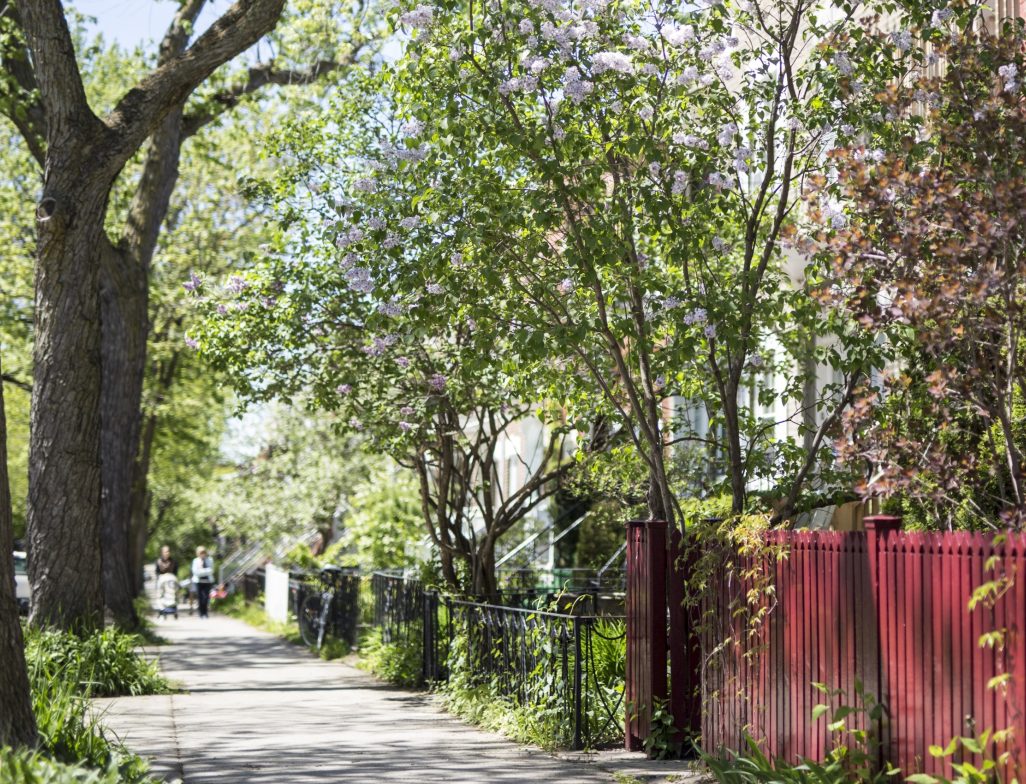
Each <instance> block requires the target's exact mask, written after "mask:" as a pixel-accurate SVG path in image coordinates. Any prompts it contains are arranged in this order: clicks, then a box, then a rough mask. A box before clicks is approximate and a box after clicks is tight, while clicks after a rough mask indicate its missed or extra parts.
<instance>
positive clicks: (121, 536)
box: [100, 246, 149, 629]
mask: <svg viewBox="0 0 1026 784" xmlns="http://www.w3.org/2000/svg"><path fill="white" fill-rule="evenodd" d="M148 294H149V285H148V280H147V274H146V270H145V268H143V266H142V265H140V264H138V263H135V262H134V260H133V259H131V258H129V257H128V254H126V253H125V252H123V251H119V250H117V249H115V248H112V247H109V246H108V247H107V248H106V250H105V253H104V264H103V268H102V271H101V274H100V313H101V322H102V333H101V334H102V346H101V352H100V357H101V369H102V392H101V398H100V400H101V411H100V449H101V454H102V455H103V460H102V483H103V492H102V495H101V503H100V513H101V516H102V524H101V541H102V544H103V596H104V604H105V606H106V609H107V612H108V614H109V615H110V616H111V617H112V619H113V620H114V622H115V623H116V624H117V625H118V626H121V627H122V628H125V629H134V628H136V627H137V626H138V624H139V619H138V617H137V616H136V613H135V607H134V604H133V600H134V598H135V595H136V591H135V584H136V583H135V580H133V579H132V573H131V569H132V561H133V559H132V558H131V549H130V545H129V530H130V524H131V506H132V486H133V482H134V479H135V466H136V452H137V451H138V447H139V431H140V429H141V421H140V420H141V415H142V414H141V404H142V386H143V373H144V370H145V365H146V338H147V333H148V319H147V305H148V298H149V297H148Z"/></svg>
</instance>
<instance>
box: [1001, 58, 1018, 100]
mask: <svg viewBox="0 0 1026 784" xmlns="http://www.w3.org/2000/svg"><path fill="white" fill-rule="evenodd" d="M998 76H1000V77H1001V79H1002V80H1003V81H1004V83H1005V85H1004V86H1005V92H1006V93H1013V92H1015V91H1016V90H1018V89H1019V68H1018V66H1016V64H1015V63H1008V64H1007V65H1002V66H1001V67H1000V68H998Z"/></svg>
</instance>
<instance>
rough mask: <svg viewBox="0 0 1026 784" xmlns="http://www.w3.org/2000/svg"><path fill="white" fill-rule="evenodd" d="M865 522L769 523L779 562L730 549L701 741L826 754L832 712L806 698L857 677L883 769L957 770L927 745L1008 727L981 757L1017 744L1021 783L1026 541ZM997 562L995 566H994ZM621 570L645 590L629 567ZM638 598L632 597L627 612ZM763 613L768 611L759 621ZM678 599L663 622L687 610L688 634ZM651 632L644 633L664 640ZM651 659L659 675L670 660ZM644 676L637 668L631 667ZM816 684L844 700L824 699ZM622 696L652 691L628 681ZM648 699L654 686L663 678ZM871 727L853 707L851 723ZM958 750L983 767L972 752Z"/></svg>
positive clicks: (718, 593) (705, 661) (676, 699)
mask: <svg viewBox="0 0 1026 784" xmlns="http://www.w3.org/2000/svg"><path fill="white" fill-rule="evenodd" d="M867 522H868V524H867V532H865V533H863V532H844V533H841V532H798V533H795V532H774V533H772V534H770V535H769V543H772V544H778V545H781V546H782V547H781V548H780V549H782V550H783V551H785V552H786V553H787V556H786V557H784V558H781V559H779V560H778V559H776V558H774V557H771V556H770V555H760V556H757V557H755V558H738V557H737V556H731V558H733V561H734V563H735V565H736V566H737V567H738V568H736V569H727V568H724V569H722V570H720V571H718V572H717V575H718V579H716V580H714V584H713V586H712V588H711V590H710V593H709V598H708V599H707V601H706V603H705V605H704V618H703V623H702V626H701V632H700V643H701V656H700V658H699V660H698V661H699V664H698V666H699V669H700V675H701V697H702V701H701V724H700V730H701V743H702V747H703V748H704V749H705V750H707V751H717V750H720V751H722V750H725V749H730V750H739V749H742V748H743V747H744V735H745V734H746V733H747V734H749V735H751V736H752V737H754V738H755V739H756V740H758V741H759V742H760V743H761V744H762V746H763V748H764V749H765V751H766V752H767V753H769V754H770V755H771V756H773V757H779V758H783V759H786V760H788V761H791V762H796V761H798V760H799V759H800V758H802V757H808V758H812V759H823V758H824V756H825V755H826V753H827V752H828V751H829V749H830V747H831V743H832V737H831V733H830V731H829V730H828V729H827V726H826V725H827V723H828V718H829V717H827V716H823V717H820V718H819V719H817V720H815V721H814V720H813V718H812V713H813V708H814V706H815V705H817V704H819V703H823V702H827V703H829V704H831V705H832V706H833V707H834V708H836V707H838V706H840V705H842V704H844V705H850V706H855V705H857V704H858V702H859V701H858V699H857V697H856V695H855V690H856V689H855V684H856V680H858V681H861V682H862V683H863V684H864V688H865V691H866V692H867V693H868V694H870V695H872V696H873V697H874V698H876V699H878V700H879V701H880V702H881V703H882V704H883V706H884V707H885V709H886V712H885V715H884V716H883V717H882V718H881V719H880V720H879V721H876V722H871V724H872V726H870V727H869V728H870V729H872V730H873V732H874V734H875V735H876V736H877V737H879V738H880V741H881V744H880V760H879V762H880V763H881V764H883V763H885V762H887V763H891V764H894V765H896V766H898V767H900V768H901V769H902V771H903V772H904V773H905V774H909V773H912V772H926V773H935V774H945V775H948V776H949V777H950V776H951V773H952V771H951V768H950V759H948V760H945V759H938V758H934V757H933V756H932V755H931V754H930V753H929V746H930V745H931V744H938V745H941V746H944V745H946V744H947V743H948V741H949V740H950V739H951V738H953V737H955V736H956V735H962V736H966V735H969V736H971V735H977V734H979V733H981V732H982V731H984V730H986V729H991V730H999V729H1005V728H1013V736H1012V737H1013V741H1011V742H1009V743H998V744H991V747H990V748H989V749H988V753H989V755H990V756H992V757H997V756H998V755H999V754H1001V753H1002V752H1003V751H1005V750H1008V751H1010V752H1011V753H1012V755H1011V759H1010V761H1009V763H1008V765H1007V767H1006V768H1005V770H1004V771H1003V773H1004V780H1005V781H1009V780H1010V779H1011V778H1012V775H1013V773H1014V774H1015V775H1017V776H1018V777H1019V779H1020V781H1022V780H1024V777H1023V771H1024V770H1026V759H1024V758H1023V757H1024V755H1023V754H1022V752H1021V751H1020V748H1019V747H1020V746H1023V745H1024V744H1023V740H1024V738H1026V721H1024V713H1023V709H1024V707H1026V536H1024V535H1022V534H1014V535H1010V536H1009V537H1008V538H1007V539H1006V541H1005V542H1004V543H1002V544H1000V545H997V546H995V543H994V536H993V535H992V534H970V533H944V534H933V533H904V532H901V531H897V530H880V529H879V528H878V527H877V525H876V524H874V522H873V521H872V520H871V519H870V520H869V521H867ZM656 538H658V537H656ZM649 543H651V542H649ZM992 558H993V559H994V560H993V562H992V566H993V567H995V568H993V569H988V561H989V560H990V559H992ZM642 560H643V559H642ZM633 566H634V564H629V569H630V568H633ZM725 566H726V564H725ZM745 572H749V573H750V574H748V575H745V576H742V575H743V574H744V573H745ZM996 575H1005V576H1006V577H1008V578H1010V587H1009V588H1008V589H1007V590H1005V591H1004V593H1003V594H1001V595H1000V596H999V597H997V598H996V600H995V601H994V602H993V603H989V604H980V605H978V606H977V607H976V609H975V610H973V611H972V612H970V611H969V610H968V606H967V604H968V600H969V598H970V596H971V595H972V593H973V590H974V589H975V588H977V587H978V586H980V585H982V584H984V583H986V582H988V581H989V580H992V579H994V577H995V576H996ZM676 579H678V577H676V576H673V577H671V583H672V582H673V581H674V580H676ZM628 580H629V583H628V584H629V586H633V587H635V588H636V587H637V586H635V584H634V583H632V582H630V580H631V577H630V573H628ZM753 588H758V590H756V591H755V592H754V593H750V592H751V591H752V589H753ZM767 589H769V590H767ZM635 606H637V597H634V598H631V599H630V603H629V609H628V618H630V608H631V607H635ZM759 607H763V608H769V612H768V614H766V616H765V620H764V622H762V623H754V622H752V621H751V620H750V618H751V616H752V615H753V613H754V612H756V611H757V610H758V608H759ZM669 608H670V612H669V616H670V620H671V624H670V626H671V627H672V626H673V618H674V616H678V620H677V624H678V625H679V628H686V627H687V624H688V619H687V618H686V617H685V613H684V610H683V609H682V608H681V605H680V604H679V602H670V603H669ZM630 623H631V621H630V620H628V624H630ZM657 626H658V624H655V623H652V622H650V623H649V626H648V628H649V629H651V630H652V633H653V634H654V635H656V636H657V637H659V636H661V635H665V634H666V632H665V631H663V630H662V629H663V627H659V628H657ZM629 628H630V627H629ZM635 628H637V627H636V626H635ZM991 630H1005V644H1004V646H1003V647H1002V646H998V647H994V648H989V647H981V646H980V644H979V639H980V636H981V635H982V634H983V633H984V632H987V631H991ZM629 639H630V638H629ZM728 639H729V640H731V642H730V643H728V644H726V645H724V644H723V643H724V641H725V640H728ZM634 644H635V645H636V644H637V641H636V640H635V641H634ZM674 645H678V646H679V645H680V642H679V639H678V640H677V641H676V642H675V643H674ZM657 649H658V646H654V647H651V648H648V649H647V650H648V651H650V652H652V651H657ZM637 652H638V651H637V649H636V650H635V651H634V652H633V653H632V652H630V651H629V652H628V656H629V657H630V656H632V655H636V654H637ZM671 657H672V650H671ZM647 666H648V669H649V670H651V671H662V672H663V673H665V671H666V668H667V662H666V659H665V658H663V659H662V660H656V661H652V662H650V663H649V664H648V665H647ZM642 671H643V670H642V669H641V668H639V667H638V666H637V665H636V666H635V667H634V669H633V670H631V675H635V676H636V675H637V674H639V673H641V672H642ZM1002 673H1007V674H1008V675H1009V676H1010V678H1009V679H1008V681H1007V683H1006V686H1005V688H1004V689H994V688H989V687H988V684H989V683H990V681H991V679H993V678H995V677H997V676H1000V675H1001V674H1002ZM631 675H629V677H631ZM675 677H676V676H675ZM814 682H818V683H823V684H826V685H827V686H829V687H830V688H833V689H840V690H843V692H844V695H839V696H834V697H832V698H830V699H828V698H827V697H826V696H825V695H823V694H822V693H821V692H820V691H819V690H817V689H816V688H815V687H814V686H813V685H812V684H813V683H814ZM628 693H631V694H635V695H639V694H642V693H643V691H642V690H639V687H638V685H637V684H631V683H630V682H629V683H628ZM652 693H654V694H655V696H657V697H658V696H660V695H661V693H660V692H659V690H658V688H657V689H655V690H654V692H652ZM662 694H665V692H662ZM672 697H673V699H672V700H671V704H672V706H673V709H674V713H675V715H685V714H687V713H689V712H692V711H691V709H690V707H689V706H688V705H687V704H685V703H683V702H681V700H682V699H683V698H682V697H681V696H679V695H676V694H674V695H672ZM868 721H869V720H868V719H867V718H866V717H865V716H864V715H853V716H851V717H849V722H850V723H851V724H853V725H855V726H860V727H866V725H867V722H868ZM680 723H681V724H683V725H685V726H684V728H690V729H692V730H697V729H698V726H696V724H697V723H691V724H690V727H689V726H688V725H689V722H688V721H687V720H685V721H683V722H680ZM636 729H639V730H640V729H641V727H636ZM956 759H965V760H974V761H975V762H976V763H979V762H981V761H982V758H981V757H980V756H979V755H975V756H974V755H972V754H971V753H969V752H967V751H962V752H960V756H958V757H956Z"/></svg>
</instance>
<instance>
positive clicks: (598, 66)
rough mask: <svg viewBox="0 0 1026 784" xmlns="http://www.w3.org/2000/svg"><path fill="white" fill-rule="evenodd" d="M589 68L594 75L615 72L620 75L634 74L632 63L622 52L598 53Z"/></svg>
mask: <svg viewBox="0 0 1026 784" xmlns="http://www.w3.org/2000/svg"><path fill="white" fill-rule="evenodd" d="M591 68H592V71H594V72H595V73H596V74H601V73H605V72H606V71H616V72H617V73H622V74H632V73H634V63H633V62H632V61H631V58H630V57H629V56H627V55H625V54H623V53H622V52H598V53H597V54H596V55H595V56H594V57H593V58H592V60H591Z"/></svg>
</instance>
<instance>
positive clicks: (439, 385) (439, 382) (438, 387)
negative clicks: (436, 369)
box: [428, 373, 448, 392]
mask: <svg viewBox="0 0 1026 784" xmlns="http://www.w3.org/2000/svg"><path fill="white" fill-rule="evenodd" d="M447 381H448V379H446V377H445V376H443V375H442V374H441V373H435V374H434V375H433V376H431V378H429V379H428V386H429V387H431V388H432V389H433V390H435V392H442V391H443V390H444V389H445V384H446V382H447Z"/></svg>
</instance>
